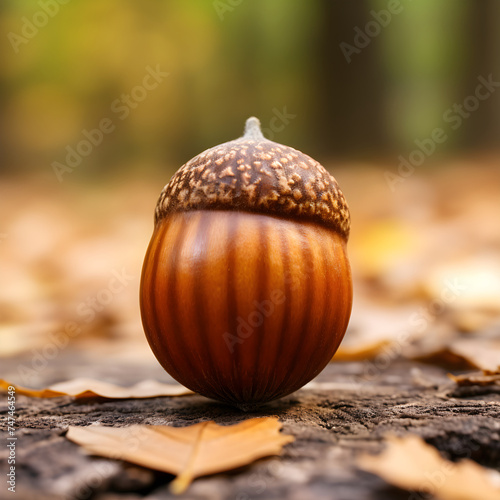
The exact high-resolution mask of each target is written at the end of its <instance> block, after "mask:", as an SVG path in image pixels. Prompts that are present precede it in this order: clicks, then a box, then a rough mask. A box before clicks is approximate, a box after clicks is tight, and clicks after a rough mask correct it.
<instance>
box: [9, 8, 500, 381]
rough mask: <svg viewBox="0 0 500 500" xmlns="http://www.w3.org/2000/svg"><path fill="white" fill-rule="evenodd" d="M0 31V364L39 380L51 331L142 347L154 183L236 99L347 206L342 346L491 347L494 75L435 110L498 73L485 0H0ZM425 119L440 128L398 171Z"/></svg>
mask: <svg viewBox="0 0 500 500" xmlns="http://www.w3.org/2000/svg"><path fill="white" fill-rule="evenodd" d="M387 16H389V17H387ZM0 28H1V31H2V34H3V36H2V43H0V58H1V61H2V63H1V65H0V99H1V100H0V150H1V153H0V169H1V177H0V214H1V218H0V255H1V259H0V276H1V282H2V287H1V289H0V318H1V319H0V322H1V334H0V335H1V341H0V354H1V355H2V356H3V357H4V359H7V358H9V357H11V358H12V359H13V360H15V362H14V364H12V365H9V366H11V367H12V372H9V373H10V374H9V373H5V374H3V375H4V376H6V377H7V376H10V377H12V378H13V379H14V380H15V381H17V382H19V383H24V384H29V383H31V384H33V385H37V384H40V383H41V380H42V378H43V379H44V380H45V379H48V380H51V381H57V380H60V379H61V377H62V375H61V372H60V371H57V370H59V369H60V367H59V368H57V366H58V363H62V361H61V360H63V358H64V357H61V356H57V355H53V356H52V355H49V353H50V352H53V351H50V349H48V347H50V346H52V345H53V344H54V343H55V342H56V341H55V339H56V338H60V337H61V336H62V338H63V339H65V340H66V341H68V339H69V340H71V342H73V343H74V344H75V345H78V347H79V349H80V352H84V351H85V348H87V352H88V353H89V358H88V359H91V360H92V361H94V362H95V360H96V355H99V356H103V359H106V360H107V359H109V357H110V356H113V355H116V356H122V359H128V360H129V361H130V362H136V361H137V360H138V359H140V360H146V359H147V360H149V361H151V362H153V361H152V355H151V353H150V351H149V348H148V346H147V344H146V342H145V339H144V336H143V334H142V328H141V324H140V315H139V308H138V287H139V277H140V270H141V266H142V260H143V257H144V253H145V250H146V247H147V244H148V241H149V238H150V235H151V231H152V221H153V210H154V206H155V204H156V200H157V197H158V195H159V193H160V191H161V189H162V187H163V185H164V184H166V183H167V182H168V180H169V178H170V176H171V175H172V174H173V172H174V171H175V170H177V168H179V166H180V165H181V164H183V163H184V162H186V161H187V160H189V159H190V158H191V157H193V156H194V155H196V154H198V153H199V152H201V151H202V150H204V149H207V148H209V147H212V146H214V145H216V144H219V143H221V142H225V141H228V140H231V139H234V138H236V137H238V136H239V135H241V133H242V128H243V124H244V121H245V119H246V118H247V117H248V116H251V115H255V116H258V117H259V118H260V120H261V122H262V125H263V129H264V133H265V134H266V135H267V136H268V137H269V138H271V139H273V140H276V141H277V142H281V143H284V144H287V145H290V146H293V147H296V148H297V149H300V150H302V151H304V152H305V153H307V154H309V155H311V156H313V157H314V158H315V159H317V160H318V161H320V162H321V163H322V164H324V165H325V167H326V168H328V169H329V170H330V171H331V172H332V173H333V174H334V175H335V177H336V178H337V180H338V181H339V184H340V186H341V187H342V189H343V191H344V193H345V195H346V198H347V200H348V202H349V204H350V207H351V211H352V219H353V228H352V233H351V240H350V242H349V252H350V256H351V262H352V268H353V272H354V278H355V280H356V283H355V294H356V295H355V306H354V312H353V318H352V321H351V325H350V328H349V332H348V334H347V336H346V345H349V342H350V343H351V344H356V339H357V338H358V337H357V336H363V338H365V339H366V341H367V342H368V343H369V342H375V345H377V346H380V345H382V344H380V342H379V341H380V339H382V341H383V342H384V343H385V344H384V345H386V344H387V342H389V343H391V342H392V343H394V342H396V343H397V342H403V341H400V340H397V339H398V335H400V334H401V333H404V332H407V331H411V332H412V335H414V336H415V339H417V340H419V341H420V340H421V341H422V342H424V343H425V342H430V341H432V342H433V346H431V347H432V349H431V347H429V346H426V347H425V349H423V348H422V349H420V350H417V351H418V352H414V351H412V354H411V355H412V356H417V355H419V356H423V354H422V353H423V352H424V351H425V352H430V351H433V352H438V351H439V349H445V348H449V347H450V346H451V345H452V344H453V342H462V341H463V340H468V339H469V337H467V335H469V333H470V332H474V333H477V334H478V336H477V338H479V336H480V335H483V334H484V339H486V340H485V342H486V341H487V342H490V341H491V335H492V331H493V335H496V337H495V338H496V339H497V340H495V342H498V331H499V328H500V324H499V320H498V318H499V315H500V303H499V300H498V297H499V296H500V259H499V258H498V257H499V252H500V234H499V226H498V221H499V220H500V204H499V201H498V200H499V196H498V195H499V186H500V157H499V156H498V149H499V145H500V142H499V140H500V90H496V87H495V86H494V84H490V87H491V88H490V91H489V92H490V93H489V94H488V98H486V99H485V100H480V101H479V100H478V99H476V100H475V101H474V99H475V98H472V101H469V107H472V108H474V110H473V111H471V112H464V113H466V115H467V116H463V119H461V120H460V123H459V126H457V127H456V128H452V127H451V126H450V122H449V121H446V119H445V118H446V116H448V118H449V117H450V115H449V114H448V115H446V113H447V112H448V113H449V110H450V109H452V110H453V111H452V113H453V114H454V115H456V113H458V111H455V110H454V108H453V107H454V106H455V105H459V106H462V105H463V104H464V100H465V99H467V98H468V97H469V96H474V94H475V90H476V87H477V86H478V84H479V83H480V81H481V80H479V79H480V78H483V79H485V80H488V79H490V81H493V82H500V2H498V1H495V0H482V1H477V0H476V1H475V0H461V1H456V0H413V1H411V0H400V1H397V0H389V1H387V0H357V1H332V0H293V1H291V0H215V1H211V0H210V1H208V0H189V1H186V0H169V1H161V0H141V1H140V2H138V1H132V0H85V1H84V0H65V1H63V0H36V1H35V0H3V1H2V3H1V4H0ZM367 33H368V35H367ZM346 54H347V56H346ZM483 90H484V89H483ZM457 123H458V122H457ZM98 128H100V131H97V129H98ZM436 128H442V129H443V130H444V131H445V133H446V140H444V141H443V142H441V143H439V144H435V148H434V152H433V153H431V154H429V155H426V156H425V158H424V159H423V160H422V162H420V164H419V165H417V166H416V167H415V169H414V171H409V170H408V169H406V170H404V169H403V173H404V175H401V172H400V171H398V165H400V163H401V156H402V157H403V158H405V159H408V158H409V157H410V154H411V152H412V151H414V150H416V149H418V147H417V145H416V143H415V141H416V140H420V141H422V140H425V139H426V138H429V137H431V135H432V133H433V131H434V130H435V129H436ZM89 141H90V142H89ZM92 141H94V144H91V142H92ZM89 146H90V147H89ZM75 151H76V153H75ZM78 155H79V156H78ZM420 156H422V155H420ZM417 163H418V162H417ZM410 170H411V169H410ZM387 173H389V175H395V176H397V182H396V183H393V184H391V182H389V180H388V177H387ZM117 275H119V276H120V277H121V281H120V280H119V278H117ZM111 280H113V281H112V283H113V286H111ZM117 280H118V281H117ZM457 280H458V281H457ZM450 282H451V283H452V287H453V284H455V288H454V290H455V292H456V293H455V295H454V296H453V297H454V298H453V300H451V299H450V300H448V301H447V302H443V300H442V299H440V298H441V296H442V294H443V290H445V289H447V287H448V288H449V286H450V285H449V283H450ZM457 283H458V284H459V285H457ZM457 286H458V288H457ZM447 296H448V297H449V294H447ZM415 314H416V315H417V318H416V319H417V320H420V321H415V317H414V316H415ZM412 318H413V319H412ZM68 325H70V326H68ZM75 325H76V326H75ZM68 328H69V329H70V330H71V329H73V331H75V330H74V329H75V328H77V329H78V333H77V334H74V335H70V334H69V333H67V331H68ZM492 328H493V330H492ZM83 332H84V333H85V334H80V333H83ZM411 338H412V339H413V337H411ZM481 338H482V337H481ZM61 342H62V341H61ZM98 342H101V344H98ZM403 344H404V347H412V348H413V347H414V346H413V344H412V345H410V344H408V342H407V341H406V340H405V341H404V342H403ZM54 345H57V344H54ZM61 345H62V344H61ZM358 345H359V342H358ZM453 345H458V344H456V343H455V344H453ZM482 345H483V347H484V346H486V347H484V349H483V350H489V352H495V351H492V347H491V342H490V344H487V343H486V344H482ZM97 346H100V347H99V348H98V349H97ZM497 347H498V346H497ZM65 349H66V344H64V346H63V347H56V353H59V354H60V353H61V352H62V351H64V350H65ZM426 349H427V350H426ZM498 349H499V350H498V351H496V353H497V355H498V353H499V352H500V347H498ZM400 350H401V349H400ZM465 350H467V349H465ZM462 351H463V349H462ZM373 352H377V351H376V350H375V351H373ZM373 352H372V354H373ZM141 353H142V354H141ZM16 356H20V357H16ZM23 356H24V357H23ZM141 356H143V357H141ZM366 356H368V354H366ZM448 358H449V357H448ZM448 358H447V359H448ZM339 359H340V358H339ZM20 360H25V361H23V362H22V363H24V364H22V363H21V365H22V366H27V367H34V366H35V365H36V366H37V369H36V370H34V371H33V370H32V371H31V372H29V373H30V377H28V378H26V377H24V375H23V374H21V373H20V372H19V370H18V367H19V366H20V365H19V363H20V362H21V361H20ZM476 365H477V363H476ZM4 366H7V365H4ZM65 366H66V368H65V369H66V370H69V369H70V367H69V365H68V363H66V365H65ZM72 366H74V363H73V365H72ZM151 366H152V365H151ZM110 368H111V366H110ZM30 369H31V368H30ZM87 371H89V370H87ZM65 373H67V372H65ZM31 375H33V376H32V377H31ZM16 377H17V378H16ZM40 377H42V378H40Z"/></svg>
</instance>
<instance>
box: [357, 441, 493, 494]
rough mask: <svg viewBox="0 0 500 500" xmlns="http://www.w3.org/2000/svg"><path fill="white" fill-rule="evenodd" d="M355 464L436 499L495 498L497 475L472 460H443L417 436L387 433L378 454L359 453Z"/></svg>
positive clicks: (400, 485)
mask: <svg viewBox="0 0 500 500" xmlns="http://www.w3.org/2000/svg"><path fill="white" fill-rule="evenodd" d="M358 464H359V466H360V467H361V468H362V469H364V470H367V471H369V472H372V473H373V474H376V475H378V476H380V477H381V478H382V479H384V480H385V481H387V482H388V483H390V484H393V485H395V486H397V487H399V488H403V489H405V490H412V491H417V492H421V493H423V494H424V495H425V497H426V498H427V496H431V495H432V496H433V497H436V498H438V499H440V500H478V499H481V500H498V499H499V498H500V482H499V480H500V477H499V475H498V473H497V472H496V471H493V470H489V469H486V468H485V467H482V466H481V465H479V464H477V463H476V462H473V461H472V460H468V459H464V460H460V461H459V462H457V463H454V462H450V461H449V460H445V459H444V458H442V457H441V455H440V454H439V451H438V450H437V449H436V448H434V447H433V446H431V445H428V444H427V443H426V442H425V441H424V440H423V439H421V438H420V437H418V436H409V437H405V438H397V437H389V438H388V439H387V447H386V449H385V450H384V451H383V452H382V453H380V454H379V455H362V456H361V457H359V459H358Z"/></svg>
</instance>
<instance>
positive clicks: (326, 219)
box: [140, 118, 352, 408]
mask: <svg viewBox="0 0 500 500" xmlns="http://www.w3.org/2000/svg"><path fill="white" fill-rule="evenodd" d="M349 227H350V218H349V209H348V207H347V204H346V202H345V199H344V196H343V194H342V192H341V191H340V189H339V187H338V185H337V182H336V181H335V179H334V178H333V177H332V176H331V175H330V174H329V173H328V172H327V171H326V170H325V169H324V168H323V167H322V166H321V165H320V164H319V163H318V162H316V161H315V160H313V159H312V158H310V157H309V156H307V155H305V154H303V153H301V152H300V151H297V150H295V149H292V148H289V147H287V146H283V145H280V144H277V143H275V142H272V141H268V140H266V139H265V138H264V137H263V136H262V133H261V132H260V128H259V122H258V120H257V119H256V118H249V120H248V121H247V125H246V129H245V135H244V136H243V137H242V138H240V139H237V140H235V141H231V142H228V143H225V144H221V145H219V146H216V147H214V148H212V149H209V150H207V151H205V152H203V153H201V154H200V155H198V156H196V157H195V158H193V159H192V160H190V161H189V162H188V163H186V164H185V165H184V166H182V167H181V168H180V169H179V170H178V171H177V172H176V174H174V176H173V177H172V179H171V180H170V182H169V183H168V184H167V185H166V186H165V188H164V189H163V191H162V193H161V195H160V198H159V200H158V204H157V207H156V213H155V228H154V232H153V236H152V238H151V242H150V245H149V248H148V250H147V253H146V257H145V260H144V266H143V271H142V278H141V290H140V304H141V314H142V321H143V325H144V330H145V332H146V337H147V339H148V342H149V344H150V346H151V348H152V350H153V352H154V354H155V356H156V358H157V359H158V361H159V362H160V363H161V365H162V366H163V367H164V368H165V370H166V371H167V372H168V373H169V374H170V375H171V376H172V377H174V378H175V379H176V380H177V381H179V382H180V383H181V384H183V385H185V386H186V387H188V388H189V389H192V390H193V391H195V392H198V393H200V394H202V395H204V396H207V397H209V398H213V399H216V400H219V401H224V402H227V403H231V404H234V405H236V406H239V407H241V408H249V407H251V406H253V405H256V404H260V403H264V402H267V401H271V400H273V399H277V398H280V397H282V396H285V395H287V394H290V393H291V392H293V391H295V390H297V389H299V388H300V387H302V386H303V385H304V384H306V383H307V382H309V381H310V380H311V379H312V378H314V377H315V376H316V375H318V373H319V372H320V371H321V370H323V368H324V367H325V366H326V365H327V363H328V362H329V361H330V360H331V358H332V356H333V355H334V353H335V351H336V350H337V348H338V346H339V344H340V342H341V341H342V338H343V336H344V333H345V330H346V328H347V324H348V322H349V316H350V312H351V304H352V280H351V271H350V267H349V261H348V258H347V253H346V245H347V239H348V236H349Z"/></svg>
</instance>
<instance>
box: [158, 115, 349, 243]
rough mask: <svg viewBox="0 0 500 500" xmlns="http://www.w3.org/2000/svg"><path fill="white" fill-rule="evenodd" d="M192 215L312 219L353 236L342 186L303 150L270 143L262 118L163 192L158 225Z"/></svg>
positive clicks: (195, 161) (196, 162)
mask: <svg viewBox="0 0 500 500" xmlns="http://www.w3.org/2000/svg"><path fill="white" fill-rule="evenodd" d="M188 210H239V211H246V212H257V213H266V214H269V215H277V216H281V217H286V218H288V219H299V218H300V219H307V220H312V221H315V222H317V223H319V224H322V225H324V226H327V227H329V228H331V229H334V230H335V231H337V232H339V233H340V234H341V235H343V236H344V237H345V239H346V240H347V238H348V237H349V228H350V216H349V208H348V206H347V203H346V201H345V198H344V195H343V194H342V191H341V190H340V188H339V186H338V184H337V181H336V180H335V179H334V178H333V176H331V175H330V174H329V173H328V172H327V171H326V170H325V168H324V167H323V166H322V165H320V164H319V163H318V162H317V161H315V160H313V159H312V158H311V157H309V156H307V155H305V154H304V153H301V152H300V151H298V150H296V149H293V148H290V147H288V146H283V145H282V144H278V143H276V142H273V141H269V140H267V139H266V138H265V137H264V136H263V135H262V132H261V130H260V123H259V120H258V119H257V118H254V117H252V118H249V119H248V120H247V122H246V126H245V134H244V135H243V137H241V138H239V139H236V140H234V141H230V142H226V143H224V144H220V145H219V146H215V147H213V148H211V149H207V150H206V151H204V152H203V153H200V154H199V155H198V156H195V157H194V158H193V159H191V160H189V161H188V162H187V163H186V164H185V165H183V166H182V167H181V168H180V169H179V170H178V171H177V172H176V173H175V174H174V176H173V177H172V179H170V182H169V183H168V184H167V185H166V186H165V188H164V189H163V191H162V193H161V195H160V198H159V200H158V204H157V206H156V212H155V222H159V221H160V220H162V219H163V218H164V217H166V216H167V215H169V214H171V213H175V212H185V211H188Z"/></svg>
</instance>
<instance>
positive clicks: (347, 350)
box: [332, 340, 392, 361]
mask: <svg viewBox="0 0 500 500" xmlns="http://www.w3.org/2000/svg"><path fill="white" fill-rule="evenodd" d="M390 345H392V342H391V341H390V340H377V341H375V342H372V343H367V344H362V343H360V344H359V345H358V346H354V345H353V346H347V345H346V346H344V347H343V346H340V347H339V348H338V350H337V352H336V353H335V355H334V357H333V359H332V361H364V360H365V359H372V358H374V357H375V356H377V355H378V354H380V353H381V352H383V351H384V349H385V348H386V347H388V346H390Z"/></svg>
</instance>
